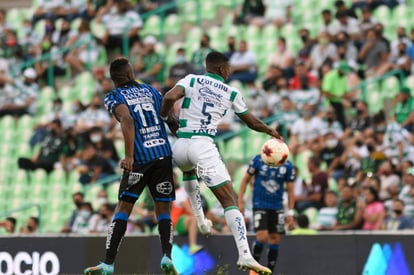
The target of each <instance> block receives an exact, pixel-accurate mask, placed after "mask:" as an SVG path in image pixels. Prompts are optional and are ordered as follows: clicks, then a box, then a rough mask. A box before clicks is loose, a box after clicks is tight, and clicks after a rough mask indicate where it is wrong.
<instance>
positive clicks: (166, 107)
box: [160, 86, 184, 119]
mask: <svg viewBox="0 0 414 275" xmlns="http://www.w3.org/2000/svg"><path fill="white" fill-rule="evenodd" d="M183 96H184V89H183V88H182V87H180V86H175V87H174V88H172V89H171V90H169V91H168V92H167V93H166V94H165V95H164V98H163V99H162V105H161V112H160V115H161V118H163V119H164V118H167V117H169V116H170V114H171V110H172V109H173V107H174V103H175V102H176V101H177V100H179V99H180V98H182V97H183Z"/></svg>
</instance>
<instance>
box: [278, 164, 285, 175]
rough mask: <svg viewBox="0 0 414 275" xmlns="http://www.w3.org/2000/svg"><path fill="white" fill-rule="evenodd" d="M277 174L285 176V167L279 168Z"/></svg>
mask: <svg viewBox="0 0 414 275" xmlns="http://www.w3.org/2000/svg"><path fill="white" fill-rule="evenodd" d="M279 173H280V174H282V175H284V174H286V167H285V166H280V167H279Z"/></svg>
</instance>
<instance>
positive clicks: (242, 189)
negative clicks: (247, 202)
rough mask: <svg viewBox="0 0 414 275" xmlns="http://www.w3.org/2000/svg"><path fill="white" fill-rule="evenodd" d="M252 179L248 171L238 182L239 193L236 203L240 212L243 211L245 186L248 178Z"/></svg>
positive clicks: (248, 180)
mask: <svg viewBox="0 0 414 275" xmlns="http://www.w3.org/2000/svg"><path fill="white" fill-rule="evenodd" d="M251 179H252V176H251V175H250V174H248V173H245V174H244V176H243V178H242V180H241V183H240V189H239V194H238V204H239V208H240V210H241V211H242V212H244V199H243V197H244V194H245V193H246V187H247V185H248V184H249V182H250V180H251Z"/></svg>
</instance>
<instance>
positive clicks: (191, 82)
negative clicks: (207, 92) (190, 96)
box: [190, 77, 195, 87]
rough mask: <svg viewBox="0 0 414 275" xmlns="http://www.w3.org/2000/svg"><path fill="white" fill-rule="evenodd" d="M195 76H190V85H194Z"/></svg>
mask: <svg viewBox="0 0 414 275" xmlns="http://www.w3.org/2000/svg"><path fill="white" fill-rule="evenodd" d="M194 82H195V78H194V77H193V78H191V80H190V87H194Z"/></svg>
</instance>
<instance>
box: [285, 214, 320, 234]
mask: <svg viewBox="0 0 414 275" xmlns="http://www.w3.org/2000/svg"><path fill="white" fill-rule="evenodd" d="M295 221H296V228H295V229H293V230H292V231H290V235H316V234H318V232H317V231H316V230H315V229H311V228H309V218H308V216H306V215H304V214H299V215H298V216H297V217H296V218H295Z"/></svg>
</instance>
